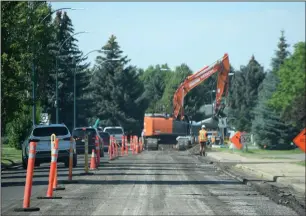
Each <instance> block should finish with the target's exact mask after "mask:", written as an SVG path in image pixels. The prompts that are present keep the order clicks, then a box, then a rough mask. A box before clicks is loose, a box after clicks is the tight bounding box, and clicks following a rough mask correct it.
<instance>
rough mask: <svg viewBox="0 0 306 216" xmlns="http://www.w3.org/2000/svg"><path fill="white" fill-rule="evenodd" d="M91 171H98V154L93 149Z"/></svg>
mask: <svg viewBox="0 0 306 216" xmlns="http://www.w3.org/2000/svg"><path fill="white" fill-rule="evenodd" d="M89 169H90V170H95V169H97V164H96V153H95V150H94V149H93V150H92V152H91V160H90V168H89Z"/></svg>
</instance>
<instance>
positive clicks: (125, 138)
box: [124, 136, 129, 155]
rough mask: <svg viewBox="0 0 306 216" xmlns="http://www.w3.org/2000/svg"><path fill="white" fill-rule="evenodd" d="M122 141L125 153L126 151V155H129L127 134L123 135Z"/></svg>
mask: <svg viewBox="0 0 306 216" xmlns="http://www.w3.org/2000/svg"><path fill="white" fill-rule="evenodd" d="M124 143H125V153H126V155H129V147H128V141H127V136H124Z"/></svg>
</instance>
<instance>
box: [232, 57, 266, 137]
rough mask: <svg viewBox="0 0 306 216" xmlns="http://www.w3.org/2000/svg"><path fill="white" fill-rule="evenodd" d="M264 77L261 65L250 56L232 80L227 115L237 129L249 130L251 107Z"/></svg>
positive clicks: (251, 116) (252, 116)
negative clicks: (246, 63)
mask: <svg viewBox="0 0 306 216" xmlns="http://www.w3.org/2000/svg"><path fill="white" fill-rule="evenodd" d="M264 77H265V72H264V70H263V67H262V66H261V65H260V64H259V63H258V62H257V61H256V60H255V58H254V56H252V58H251V60H250V61H249V63H248V65H247V66H242V67H241V68H240V71H237V72H236V73H235V75H234V78H233V80H232V84H231V87H230V96H229V104H230V107H229V110H228V113H229V116H230V117H232V118H234V119H233V120H232V125H233V126H234V127H235V128H236V129H237V130H239V131H246V132H250V131H251V127H252V120H253V119H254V113H253V109H254V107H255V106H256V103H257V98H258V87H259V85H260V84H261V82H262V81H263V79H264Z"/></svg>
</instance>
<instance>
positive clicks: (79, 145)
mask: <svg viewBox="0 0 306 216" xmlns="http://www.w3.org/2000/svg"><path fill="white" fill-rule="evenodd" d="M86 134H87V135H88V154H91V152H92V149H96V146H95V140H96V136H98V139H99V142H100V157H104V151H103V150H104V142H103V139H102V138H101V136H100V134H99V131H98V129H96V128H92V127H80V128H75V129H74V130H73V132H72V136H73V138H74V139H75V144H76V152H77V153H78V154H84V153H85V135H86Z"/></svg>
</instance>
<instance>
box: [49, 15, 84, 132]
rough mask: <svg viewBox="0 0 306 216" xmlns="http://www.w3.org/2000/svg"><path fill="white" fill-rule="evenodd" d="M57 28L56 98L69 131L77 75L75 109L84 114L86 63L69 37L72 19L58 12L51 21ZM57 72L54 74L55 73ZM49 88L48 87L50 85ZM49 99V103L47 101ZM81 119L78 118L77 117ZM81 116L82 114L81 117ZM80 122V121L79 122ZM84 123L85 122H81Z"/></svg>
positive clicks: (50, 103)
mask: <svg viewBox="0 0 306 216" xmlns="http://www.w3.org/2000/svg"><path fill="white" fill-rule="evenodd" d="M54 24H55V26H56V30H57V31H56V33H57V35H56V38H57V40H56V41H57V44H56V46H55V47H56V53H57V70H58V99H59V104H58V106H59V121H60V122H64V123H65V124H66V125H67V126H68V128H71V129H72V125H73V88H74V73H76V83H77V89H78V91H77V108H78V111H79V112H78V113H81V112H83V111H84V110H82V108H83V107H84V102H82V99H83V97H82V94H85V93H86V92H83V90H85V87H86V86H87V85H88V84H89V75H88V74H86V73H87V72H88V70H86V69H87V68H88V64H82V62H83V61H84V60H85V59H83V57H82V55H83V53H82V52H81V51H80V50H79V48H78V46H77V44H76V42H77V39H75V38H74V36H72V35H73V34H74V28H73V24H72V21H71V19H70V18H69V16H68V15H67V13H66V12H64V13H62V12H61V11H58V12H57V14H56V18H55V20H54ZM55 72H56V71H55ZM55 78H56V77H55V73H53V75H52V79H51V81H52V83H53V85H52V87H53V91H50V92H52V93H51V95H52V96H51V95H50V97H49V107H52V101H53V102H54V101H55V94H54V93H55V85H54V84H55ZM50 86H51V85H50ZM50 99H51V100H50ZM52 113H53V115H52V122H54V120H55V118H54V117H55V109H53V112H52ZM78 116H79V117H80V115H78ZM81 116H82V115H81ZM78 120H80V121H81V122H82V119H79V118H78ZM83 122H84V120H83Z"/></svg>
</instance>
